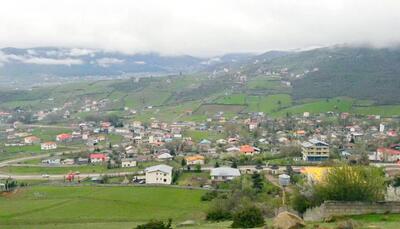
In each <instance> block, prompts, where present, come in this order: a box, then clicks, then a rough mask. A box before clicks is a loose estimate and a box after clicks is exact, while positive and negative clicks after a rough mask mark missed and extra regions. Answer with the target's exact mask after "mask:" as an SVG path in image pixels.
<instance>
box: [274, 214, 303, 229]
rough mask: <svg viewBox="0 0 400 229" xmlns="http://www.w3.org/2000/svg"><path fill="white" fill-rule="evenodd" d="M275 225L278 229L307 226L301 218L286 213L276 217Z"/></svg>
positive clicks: (294, 228)
mask: <svg viewBox="0 0 400 229" xmlns="http://www.w3.org/2000/svg"><path fill="white" fill-rule="evenodd" d="M273 225H274V228H277V229H296V228H300V227H303V226H305V223H304V221H303V220H302V219H301V218H300V217H299V216H297V215H295V214H293V213H290V212H288V211H284V212H281V213H279V215H277V216H276V217H275V219H274V224H273Z"/></svg>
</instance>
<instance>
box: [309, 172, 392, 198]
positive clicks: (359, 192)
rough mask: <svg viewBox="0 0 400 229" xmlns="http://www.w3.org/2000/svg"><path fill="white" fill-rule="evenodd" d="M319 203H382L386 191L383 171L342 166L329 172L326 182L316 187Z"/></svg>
mask: <svg viewBox="0 0 400 229" xmlns="http://www.w3.org/2000/svg"><path fill="white" fill-rule="evenodd" d="M314 189H315V191H314V192H315V193H314V194H315V197H316V199H317V200H318V202H319V203H322V202H323V201H325V200H337V201H380V200H383V199H384V194H385V191H386V185H385V178H384V173H383V172H382V170H381V169H379V168H375V167H366V166H347V165H345V166H341V167H335V168H332V169H330V170H329V172H328V174H327V175H326V177H325V179H324V182H321V183H319V184H317V185H315V186H314Z"/></svg>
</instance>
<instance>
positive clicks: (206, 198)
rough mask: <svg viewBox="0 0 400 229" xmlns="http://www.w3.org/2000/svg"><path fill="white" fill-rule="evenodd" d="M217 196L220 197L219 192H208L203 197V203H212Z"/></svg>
mask: <svg viewBox="0 0 400 229" xmlns="http://www.w3.org/2000/svg"><path fill="white" fill-rule="evenodd" d="M217 196H218V192H217V191H210V192H206V193H204V195H202V196H201V201H211V200H213V199H215V198H216V197H217Z"/></svg>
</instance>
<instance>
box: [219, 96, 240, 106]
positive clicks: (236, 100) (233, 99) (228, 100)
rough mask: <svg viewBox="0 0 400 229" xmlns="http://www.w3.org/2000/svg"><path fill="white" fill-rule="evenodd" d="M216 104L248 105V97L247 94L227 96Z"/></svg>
mask: <svg viewBox="0 0 400 229" xmlns="http://www.w3.org/2000/svg"><path fill="white" fill-rule="evenodd" d="M214 102H215V103H218V104H236V105H244V104H246V95H245V94H233V95H226V96H222V97H220V98H218V99H217V100H215V101H214Z"/></svg>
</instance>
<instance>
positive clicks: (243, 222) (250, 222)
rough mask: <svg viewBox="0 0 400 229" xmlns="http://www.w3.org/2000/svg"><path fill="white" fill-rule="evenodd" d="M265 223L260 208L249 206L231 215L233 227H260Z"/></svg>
mask: <svg viewBox="0 0 400 229" xmlns="http://www.w3.org/2000/svg"><path fill="white" fill-rule="evenodd" d="M264 223H265V221H264V217H263V215H262V212H261V210H260V209H258V208H256V207H249V208H245V209H243V210H240V211H238V212H236V213H235V214H234V215H233V223H232V227H233V228H253V227H261V226H263V225H264Z"/></svg>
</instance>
